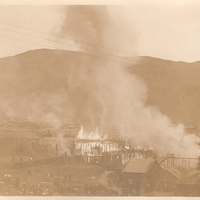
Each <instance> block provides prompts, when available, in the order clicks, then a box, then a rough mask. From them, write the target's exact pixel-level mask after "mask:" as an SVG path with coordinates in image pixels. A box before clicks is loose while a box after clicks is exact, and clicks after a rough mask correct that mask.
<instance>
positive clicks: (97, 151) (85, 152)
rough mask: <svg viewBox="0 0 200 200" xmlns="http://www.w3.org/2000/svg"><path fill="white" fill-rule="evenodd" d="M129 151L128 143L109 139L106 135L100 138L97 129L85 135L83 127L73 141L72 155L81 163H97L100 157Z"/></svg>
mask: <svg viewBox="0 0 200 200" xmlns="http://www.w3.org/2000/svg"><path fill="white" fill-rule="evenodd" d="M125 150H130V142H129V141H128V140H122V139H111V138H108V137H107V135H104V136H100V134H99V132H98V129H97V130H96V131H95V132H91V133H90V134H86V133H85V131H84V129H83V127H81V130H80V131H79V133H78V135H77V137H76V139H75V140H74V155H75V157H76V158H77V159H78V160H79V161H82V162H87V163H99V162H100V160H101V158H102V156H104V155H108V154H109V155H111V154H113V153H114V154H116V153H117V152H118V154H121V152H122V151H125Z"/></svg>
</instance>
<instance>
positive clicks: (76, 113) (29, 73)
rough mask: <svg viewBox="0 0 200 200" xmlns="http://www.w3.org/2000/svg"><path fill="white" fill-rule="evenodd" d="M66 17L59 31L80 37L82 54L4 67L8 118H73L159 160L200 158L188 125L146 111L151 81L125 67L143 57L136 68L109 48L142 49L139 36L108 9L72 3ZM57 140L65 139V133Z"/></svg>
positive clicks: (3, 99) (57, 124) (51, 122)
mask: <svg viewBox="0 0 200 200" xmlns="http://www.w3.org/2000/svg"><path fill="white" fill-rule="evenodd" d="M64 14H65V18H64V21H63V24H62V26H61V28H60V30H59V34H60V35H62V36H63V37H66V38H69V37H70V38H73V40H74V45H76V46H77V47H78V48H79V50H80V51H79V52H68V53H67V55H68V57H66V58H65V59H64V58H63V57H62V56H60V54H59V53H58V56H60V60H59V62H56V61H55V60H51V56H52V54H50V53H49V55H48V57H46V58H45V57H43V54H42V53H41V56H39V57H34V56H33V57H31V56H30V55H29V58H28V60H29V62H28V61H26V62H25V61H22V60H14V61H13V65H15V68H13V67H8V66H6V67H5V68H2V69H3V70H5V71H2V74H3V75H2V77H3V78H2V80H1V83H2V84H0V90H1V94H2V95H1V97H0V100H1V101H0V103H1V107H2V109H4V111H5V112H6V114H7V115H8V116H9V117H13V118H21V119H28V120H30V121H37V122H38V121H43V122H46V123H48V124H49V125H51V126H53V127H54V128H56V129H59V127H60V125H62V124H64V123H66V122H67V119H69V118H71V119H73V122H74V123H77V124H80V125H82V126H83V127H84V129H85V130H86V132H92V131H95V130H97V128H98V130H99V132H100V134H103V135H104V134H107V135H108V136H112V137H113V136H115V135H121V136H122V137H128V138H129V139H130V140H131V142H132V144H134V145H136V146H137V145H140V146H143V147H148V146H152V147H153V148H154V149H155V150H156V151H158V152H159V153H160V155H165V154H166V153H174V154H175V155H177V156H199V155H200V148H199V146H198V145H197V142H200V140H199V138H197V137H196V136H195V135H187V134H186V133H185V132H184V127H183V125H181V124H179V125H178V126H177V125H174V124H172V122H171V120H170V119H169V117H167V116H165V115H162V114H161V113H160V111H159V109H158V108H156V107H147V106H145V101H146V98H147V87H146V86H145V83H144V81H143V80H142V79H141V78H140V77H137V76H136V75H133V74H130V73H128V71H127V70H126V69H127V67H128V66H130V65H132V64H134V62H136V58H135V57H134V58H132V60H133V61H132V63H131V61H130V60H129V61H127V60H125V59H122V58H121V59H120V58H118V57H114V56H111V55H110V54H113V55H116V54H117V53H116V51H114V50H111V49H108V48H103V47H104V46H106V47H109V48H112V49H115V50H118V51H120V50H121V49H125V47H126V46H127V45H130V44H131V45H132V46H133V49H134V48H135V47H134V46H135V39H134V38H130V37H129V36H130V35H131V34H129V33H128V34H127V33H126V31H125V29H124V31H123V30H121V29H120V30H119V29H118V28H119V27H123V26H119V25H117V26H116V22H117V20H115V19H113V18H112V17H111V15H110V12H109V10H108V9H107V7H105V6H67V7H66V8H65V10H64ZM132 35H133V36H134V33H133V34H132ZM123 38H125V39H123ZM80 41H82V42H80ZM127 41H128V43H127ZM91 44H92V45H91ZM105 53H106V54H105ZM45 55H46V54H45ZM61 55H63V54H61ZM65 55H66V54H65ZM117 55H118V54H117ZM31 59H32V60H31ZM23 62H24V63H23ZM37 62H38V63H40V64H41V65H38V64H37ZM54 62H55V63H54ZM18 63H19V64H18ZM22 63H23V65H22ZM31 63H34V65H32V64H31ZM47 63H48V64H47ZM125 63H127V64H125ZM16 66H17V67H16ZM9 70H10V71H9ZM11 80H12V81H11ZM2 85H3V86H2ZM7 91H9V93H8V92H7ZM58 135H59V140H60V141H62V139H63V136H62V135H63V133H62V131H60V132H59V134H58ZM61 146H62V145H61ZM63 146H66V145H65V144H63ZM63 148H64V147H63Z"/></svg>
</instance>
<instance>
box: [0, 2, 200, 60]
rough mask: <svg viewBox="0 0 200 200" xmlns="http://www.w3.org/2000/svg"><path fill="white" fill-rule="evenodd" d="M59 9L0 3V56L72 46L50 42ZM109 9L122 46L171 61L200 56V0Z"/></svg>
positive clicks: (59, 13)
mask: <svg viewBox="0 0 200 200" xmlns="http://www.w3.org/2000/svg"><path fill="white" fill-rule="evenodd" d="M62 9H63V8H62V6H55V5H54V6H53V5H51V6H44V5H43V6H39V5H38V6H35V5H34V6H33V5H29V6H24V5H23V6H22V5H15V6H14V5H9V6H8V5H3V6H0V45H1V47H0V57H6V56H12V55H16V54H18V53H22V52H25V51H27V50H30V49H38V48H60V49H70V48H73V45H72V43H71V41H70V40H68V41H67V40H66V41H63V40H62V43H65V44H61V43H55V42H52V40H54V41H57V42H60V40H58V38H56V37H53V36H52V34H54V35H56V34H57V32H58V30H59V27H60V25H61V23H62V19H63V12H62ZM108 9H109V12H110V16H111V18H112V19H113V21H114V22H117V23H118V27H119V32H120V29H124V30H125V31H126V32H127V35H129V36H130V37H129V39H130V40H129V41H128V42H127V45H126V46H125V47H123V48H122V51H124V52H130V53H133V54H137V55H146V56H152V57H158V58H163V59H169V60H175V61H187V62H193V61H197V60H200V4H199V5H192V4H188V3H187V4H185V5H184V4H183V5H175V4H174V5H173V4H170V5H160V4H156V3H155V4H151V5H147V4H143V5H141V4H140V5H139V4H134V5H118V6H109V7H108ZM11 25H14V26H11ZM33 30H37V31H38V32H36V31H33ZM21 33H23V34H21ZM49 34H51V35H49ZM33 36H34V37H33ZM41 38H44V39H41ZM120 39H123V35H122V36H121V37H120ZM124 40H125V41H126V40H127V37H126V35H124ZM25 41H27V42H25ZM67 43H68V44H71V45H72V46H68V45H67Z"/></svg>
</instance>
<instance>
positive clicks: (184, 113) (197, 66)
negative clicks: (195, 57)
mask: <svg viewBox="0 0 200 200" xmlns="http://www.w3.org/2000/svg"><path fill="white" fill-rule="evenodd" d="M129 72H130V73H134V74H137V75H138V76H140V77H141V78H143V79H144V80H145V82H146V85H147V88H148V98H147V101H146V105H151V106H157V107H159V109H160V111H161V112H162V113H163V114H165V115H168V116H169V117H170V118H171V119H172V121H173V122H174V123H176V122H178V123H180V122H181V123H183V124H184V125H186V126H188V124H190V125H191V124H193V125H194V124H196V125H198V126H199V125H200V112H199V111H200V62H199V61H198V62H193V63H186V62H174V61H170V60H162V59H158V58H152V57H141V59H140V61H139V62H138V64H137V65H134V66H131V67H130V68H129ZM190 125H189V126H190Z"/></svg>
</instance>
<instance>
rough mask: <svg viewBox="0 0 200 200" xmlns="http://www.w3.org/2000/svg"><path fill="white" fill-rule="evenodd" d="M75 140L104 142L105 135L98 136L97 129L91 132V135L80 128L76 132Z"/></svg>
mask: <svg viewBox="0 0 200 200" xmlns="http://www.w3.org/2000/svg"><path fill="white" fill-rule="evenodd" d="M76 138H77V139H81V140H105V139H107V135H104V136H101V135H100V134H99V129H98V128H96V130H95V131H92V132H91V133H87V132H86V131H85V130H84V128H83V127H82V126H81V130H80V131H79V132H78V135H77V137H76Z"/></svg>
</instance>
